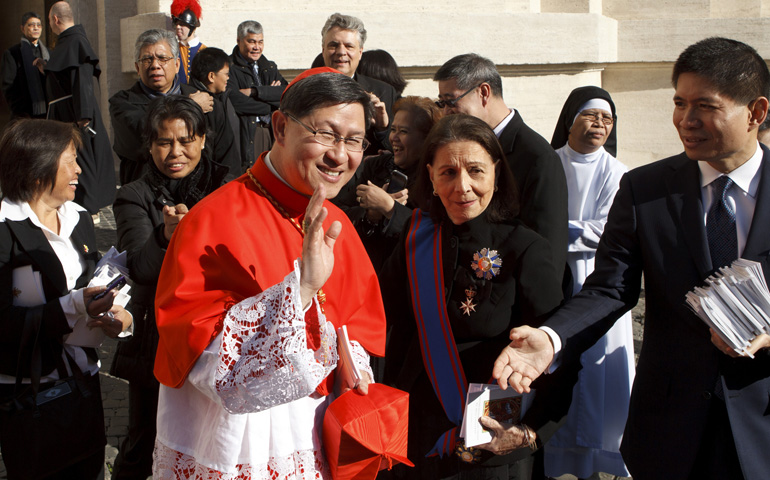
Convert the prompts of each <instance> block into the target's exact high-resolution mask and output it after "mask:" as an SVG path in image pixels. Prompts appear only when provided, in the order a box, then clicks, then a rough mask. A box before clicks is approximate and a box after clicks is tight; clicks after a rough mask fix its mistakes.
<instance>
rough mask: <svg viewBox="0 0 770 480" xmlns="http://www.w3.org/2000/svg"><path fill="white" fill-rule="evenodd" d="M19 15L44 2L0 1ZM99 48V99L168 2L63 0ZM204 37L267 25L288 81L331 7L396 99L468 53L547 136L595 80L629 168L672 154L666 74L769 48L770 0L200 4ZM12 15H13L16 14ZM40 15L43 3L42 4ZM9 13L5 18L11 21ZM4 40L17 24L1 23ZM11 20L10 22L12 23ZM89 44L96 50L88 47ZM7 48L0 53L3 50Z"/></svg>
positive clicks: (271, 49) (123, 73)
mask: <svg viewBox="0 0 770 480" xmlns="http://www.w3.org/2000/svg"><path fill="white" fill-rule="evenodd" d="M4 3H8V4H9V7H8V8H10V9H11V10H12V13H14V14H15V16H16V17H18V16H19V15H20V14H21V10H26V8H25V6H26V5H32V4H35V5H37V4H40V5H42V4H43V2H42V1H41V0H32V1H30V0H26V1H22V0H6V2H4ZM71 3H72V4H73V7H75V10H76V12H77V15H79V17H81V18H80V19H79V21H80V22H82V23H84V24H85V25H86V28H87V31H88V33H89V36H90V37H91V41H92V43H93V44H94V46H95V48H97V49H98V51H99V55H100V58H101V59H102V69H103V72H104V75H103V78H102V81H101V98H100V99H101V104H102V108H103V112H104V116H105V118H106V119H108V117H109V115H108V114H107V108H106V105H107V102H106V100H107V99H108V98H109V96H111V95H112V94H114V93H115V92H116V91H118V90H120V89H123V88H127V87H128V86H130V85H131V83H133V82H134V81H135V79H136V73H135V71H134V66H133V44H134V40H135V39H136V36H137V35H138V34H139V33H140V32H142V31H144V30H146V29H149V28H170V20H169V17H168V14H169V11H170V5H171V0H71ZM201 3H202V5H203V16H202V26H201V28H200V29H199V30H198V34H199V37H200V38H201V40H202V41H203V43H205V44H207V45H210V46H217V47H220V48H222V49H223V50H225V51H227V52H230V51H231V50H232V48H233V46H234V45H235V42H236V38H235V37H236V35H235V30H236V26H237V25H238V23H240V22H241V21H243V20H247V19H252V20H257V21H259V22H261V23H262V24H263V26H264V28H265V43H266V48H265V55H266V56H267V57H268V58H270V59H271V60H274V61H276V62H277V63H278V66H279V68H281V70H282V72H283V73H284V76H286V77H287V78H289V79H291V78H292V77H293V76H295V75H296V74H297V73H298V72H300V71H302V70H304V69H305V68H307V67H309V66H310V64H311V62H312V61H313V59H314V58H315V56H316V55H317V54H318V52H319V51H320V48H321V34H320V31H321V27H322V26H323V23H324V21H325V20H326V17H328V15H329V14H331V13H333V12H335V11H339V12H342V13H347V14H351V15H356V16H358V17H360V18H361V19H362V20H363V21H364V23H365V24H366V27H367V30H368V40H367V42H366V45H365V47H366V48H367V49H374V48H382V49H385V50H388V51H389V52H390V53H391V54H392V55H393V56H394V58H396V61H397V62H398V63H399V65H400V66H401V67H402V69H403V72H404V74H405V76H406V77H407V79H408V80H409V81H410V83H409V85H408V86H407V89H406V92H405V94H410V95H426V96H430V97H433V96H435V95H436V93H437V89H436V85H435V84H434V82H433V81H432V80H431V77H432V75H433V73H434V72H435V71H436V69H437V68H438V67H439V66H440V65H441V64H442V63H444V62H445V61H446V60H447V59H449V58H451V57H452V56H454V55H457V54H460V53H467V52H476V53H479V54H481V55H484V56H486V57H489V58H490V59H492V60H493V61H494V62H495V63H496V64H497V65H498V68H499V70H500V72H501V74H502V75H503V80H504V94H505V99H506V102H507V103H508V104H509V105H510V106H511V107H514V108H517V109H518V110H519V111H520V112H521V114H522V116H523V118H524V119H525V121H526V122H527V123H529V124H530V125H531V126H532V127H533V128H534V129H535V130H537V131H538V132H540V133H541V134H542V135H543V136H544V137H546V138H547V139H550V136H551V133H552V132H553V127H554V123H555V121H556V118H557V116H558V113H559V110H560V109H561V105H562V103H563V101H564V99H565V98H566V97H567V94H568V93H569V91H570V90H571V89H573V88H575V87H578V86H582V85H587V84H593V85H599V86H603V87H604V88H606V89H607V90H609V91H610V93H612V95H613V98H614V99H615V102H616V104H617V106H618V113H619V120H618V137H619V149H618V154H619V155H618V156H619V158H620V160H621V161H623V162H625V163H626V164H628V165H629V166H636V165H641V164H644V163H648V162H650V161H653V160H655V159H658V158H661V157H663V156H667V155H672V154H675V153H678V152H679V151H681V144H680V143H679V140H678V138H677V135H676V131H675V130H674V128H673V126H672V125H671V112H672V101H671V97H672V95H673V89H672V87H671V85H670V80H669V77H670V71H671V66H672V64H673V62H674V61H675V60H676V57H677V56H678V54H679V53H680V52H681V51H682V50H683V49H684V48H685V47H686V46H687V45H689V44H691V43H693V42H695V41H697V40H700V39H702V38H705V37H707V36H712V35H723V36H728V37H731V38H735V39H738V40H741V41H745V42H747V43H749V44H751V45H752V46H754V47H755V48H757V49H758V50H759V52H760V53H761V54H763V55H764V56H765V57H767V56H768V55H770V50H769V48H770V42H768V40H770V38H768V35H770V34H768V33H766V32H770V13H769V12H770V0H678V1H673V0H650V1H646V2H633V1H630V0H490V1H488V2H485V3H484V4H483V6H480V4H472V3H468V2H467V1H462V2H461V1H458V0H443V1H438V0H424V1H421V2H414V1H413V0H380V1H377V2H360V1H356V2H354V1H340V2H332V3H330V2H322V1H320V0H303V1H297V0H288V1H284V2H280V3H279V2H270V1H265V0H261V1H259V0H219V1H211V0H201ZM16 10H19V12H18V14H16ZM41 10H42V7H41ZM10 20H13V21H12V22H11V21H10ZM5 23H6V27H7V28H6V29H4V30H5V32H6V33H5V36H6V37H8V39H5V38H4V37H2V36H0V39H2V41H4V42H5V43H6V45H5V47H7V46H8V45H10V44H11V43H14V42H15V41H18V40H15V38H17V37H18V35H17V34H16V33H14V34H13V35H11V34H9V33H7V32H9V31H13V32H17V31H18V26H17V25H16V24H17V23H18V19H16V18H15V17H14V18H10V19H6V20H5ZM9 24H13V26H10V25H9ZM97 45H98V47H97ZM5 47H4V48H5Z"/></svg>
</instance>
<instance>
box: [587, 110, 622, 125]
mask: <svg viewBox="0 0 770 480" xmlns="http://www.w3.org/2000/svg"><path fill="white" fill-rule="evenodd" d="M580 117H581V118H582V119H583V120H589V121H590V122H591V123H593V122H597V121H598V122H601V123H602V124H604V125H605V126H607V127H609V126H610V125H612V124H613V123H615V119H614V118H612V115H605V114H603V113H600V112H581V113H580Z"/></svg>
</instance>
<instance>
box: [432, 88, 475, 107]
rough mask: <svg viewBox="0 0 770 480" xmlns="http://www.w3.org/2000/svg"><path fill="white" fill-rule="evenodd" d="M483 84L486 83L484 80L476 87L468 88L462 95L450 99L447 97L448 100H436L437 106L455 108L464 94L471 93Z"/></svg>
mask: <svg viewBox="0 0 770 480" xmlns="http://www.w3.org/2000/svg"><path fill="white" fill-rule="evenodd" d="M482 85H484V83H483V82H482V83H479V84H478V85H476V86H475V87H473V88H471V89H470V90H468V91H467V92H465V93H463V94H462V95H460V96H459V97H457V98H453V99H451V100H449V99H447V100H438V101H437V102H435V103H436V106H437V107H438V108H444V107H449V108H454V106H455V105H457V102H458V101H460V99H461V98H463V97H464V96H466V95H468V94H469V93H471V92H472V91H474V90H476V89H477V88H479V87H480V86H482Z"/></svg>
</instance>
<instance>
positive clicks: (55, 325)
mask: <svg viewBox="0 0 770 480" xmlns="http://www.w3.org/2000/svg"><path fill="white" fill-rule="evenodd" d="M70 238H71V239H72V243H73V245H75V248H77V249H78V251H79V252H80V255H81V257H82V258H83V260H84V261H85V266H86V267H85V270H84V271H83V274H82V275H81V276H80V277H79V278H78V279H77V282H76V284H75V288H76V289H77V288H83V287H85V286H86V285H88V282H89V281H90V280H91V277H93V275H94V269H95V267H96V262H98V260H99V251H98V250H97V246H96V234H95V233H94V225H93V221H92V220H91V215H89V214H88V212H85V211H83V212H80V220H79V221H78V224H77V226H76V227H75V229H74V230H73V232H72V236H71V237H70ZM27 265H32V269H33V270H34V271H37V272H40V277H41V279H42V282H43V290H44V293H45V298H46V303H45V304H43V305H40V306H37V307H31V308H32V309H39V310H41V311H42V318H43V321H42V324H41V327H40V338H39V342H40V346H41V352H42V356H43V363H42V369H41V371H42V372H43V375H45V374H46V373H48V372H50V371H52V370H54V368H56V358H57V356H58V357H61V351H62V346H61V343H62V336H64V335H66V334H68V333H70V332H71V331H72V330H71V329H70V327H69V325H68V324H67V319H66V318H65V316H64V312H63V311H62V309H61V304H60V303H59V297H62V296H64V295H66V294H67V293H69V290H67V280H66V278H65V276H64V270H63V269H62V266H61V263H60V262H59V258H58V257H57V256H56V253H54V251H53V249H52V248H51V245H50V244H49V243H48V240H47V239H46V238H45V235H44V234H43V232H42V230H40V228H38V227H36V226H35V225H34V224H33V223H32V222H31V221H30V220H29V219H26V220H22V221H11V220H5V221H2V222H0V373H3V374H6V375H14V376H15V375H16V366H17V356H18V354H19V348H20V345H19V342H20V340H21V337H22V332H23V331H24V321H25V320H24V319H25V316H26V313H27V310H29V308H26V307H15V306H13V270H14V269H16V268H19V267H24V266H27ZM21 347H22V348H23V355H22V365H21V372H22V375H23V376H24V377H25V378H26V377H29V364H30V355H31V347H32V345H23V346H21Z"/></svg>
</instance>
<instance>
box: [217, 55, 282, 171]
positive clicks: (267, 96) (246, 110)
mask: <svg viewBox="0 0 770 480" xmlns="http://www.w3.org/2000/svg"><path fill="white" fill-rule="evenodd" d="M230 59H231V60H232V64H231V66H230V79H229V80H228V81H227V91H228V92H229V94H230V101H231V102H232V103H233V108H234V109H235V113H237V114H238V116H239V117H240V121H241V158H242V159H243V166H244V167H246V166H250V165H252V164H253V163H254V159H255V158H256V155H259V154H260V153H262V152H255V151H254V134H255V132H256V131H257V128H258V125H257V117H259V116H264V115H270V114H271V113H272V112H273V111H274V110H277V109H278V104H279V103H280V101H281V95H282V94H283V90H284V88H286V85H288V82H287V81H286V79H285V78H283V75H281V72H279V71H278V66H277V65H276V64H275V62H271V61H270V60H268V59H267V57H265V56H264V55H262V56H261V57H259V60H257V66H258V67H259V80H260V82H261V83H262V85H260V86H258V85H257V82H256V81H255V80H254V74H253V73H252V72H253V70H252V68H251V65H249V63H248V62H247V61H246V60H245V59H244V58H243V57H242V56H241V54H240V52H239V51H238V46H237V45H236V46H235V48H233V53H232V54H231V55H230ZM276 80H277V81H279V82H281V85H280V86H276V87H273V86H270V84H271V83H273V82H274V81H276ZM242 88H252V89H253V90H252V95H251V96H247V95H244V94H242V93H241V92H240V91H239V90H240V89H242Z"/></svg>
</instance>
